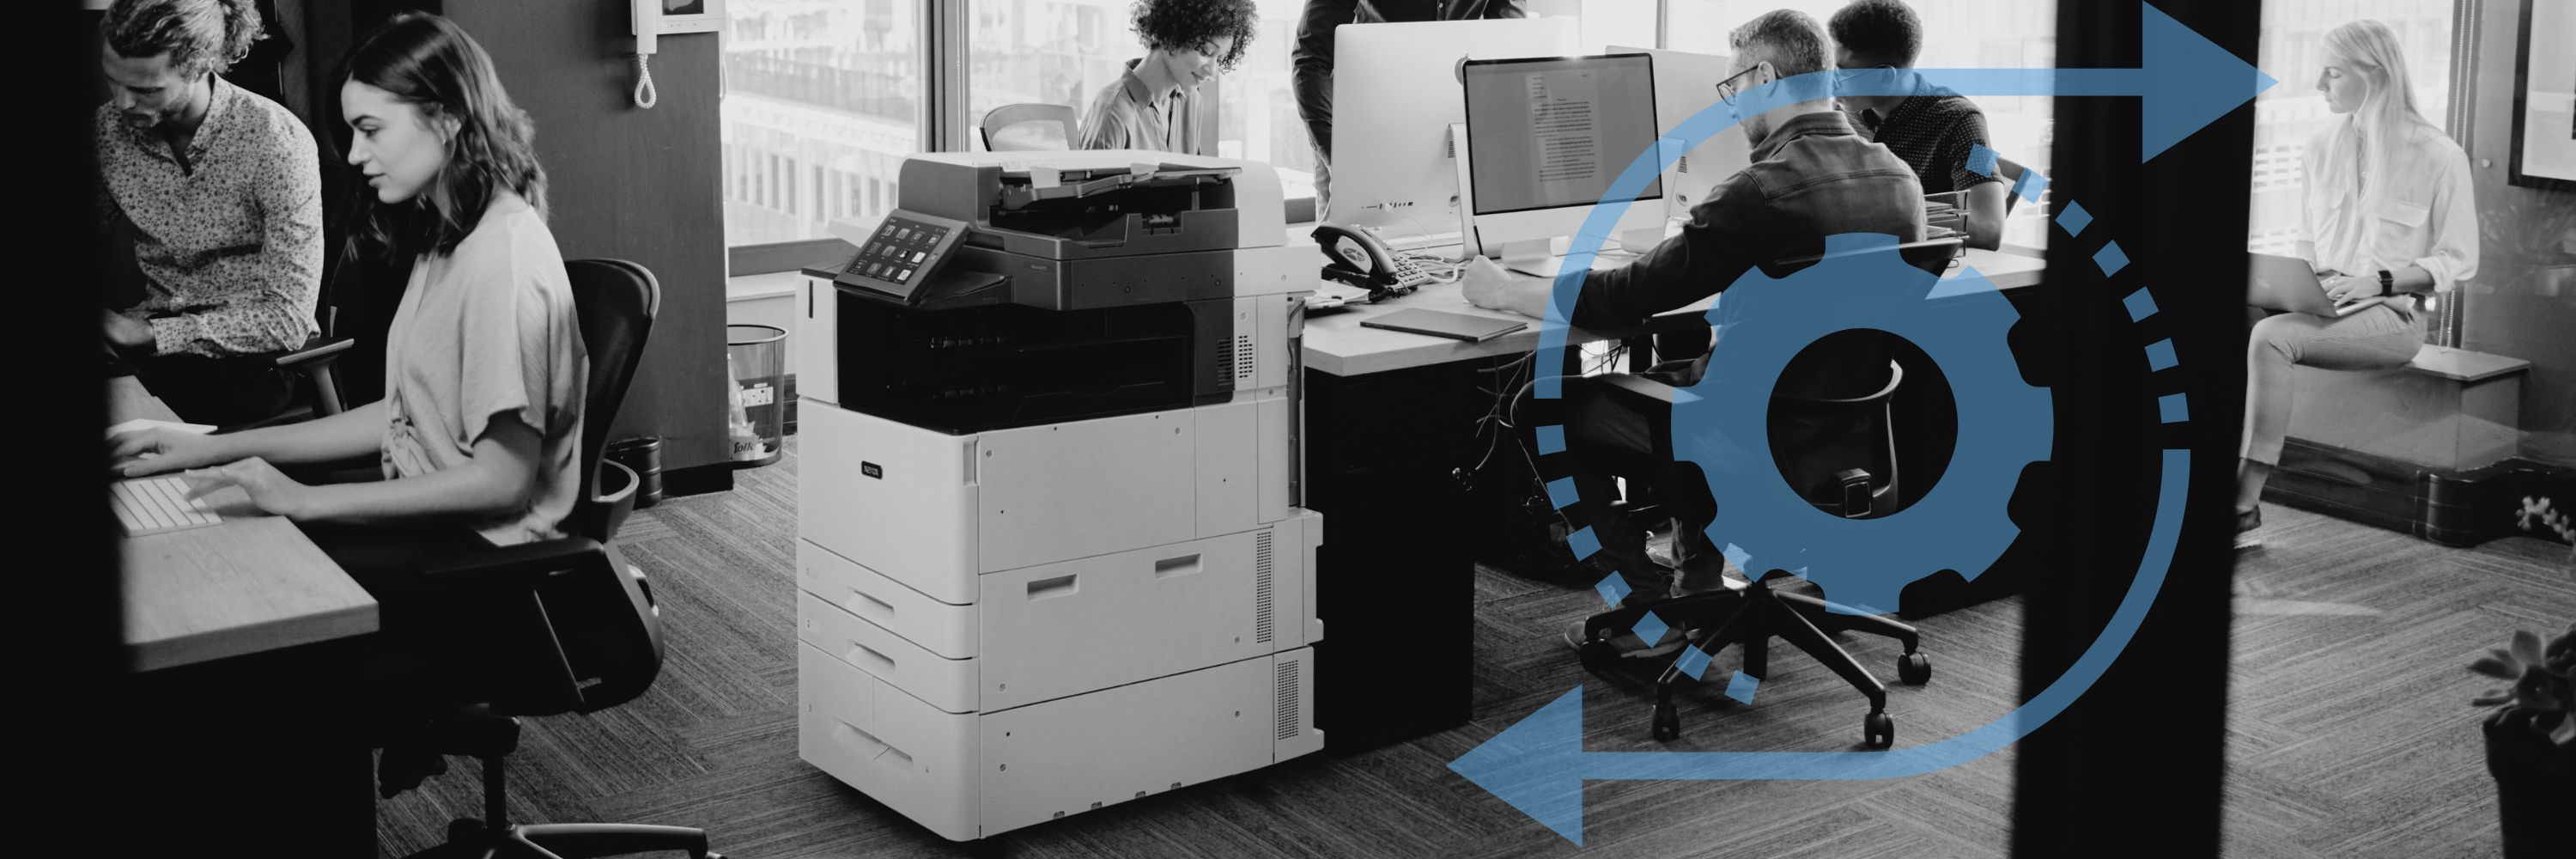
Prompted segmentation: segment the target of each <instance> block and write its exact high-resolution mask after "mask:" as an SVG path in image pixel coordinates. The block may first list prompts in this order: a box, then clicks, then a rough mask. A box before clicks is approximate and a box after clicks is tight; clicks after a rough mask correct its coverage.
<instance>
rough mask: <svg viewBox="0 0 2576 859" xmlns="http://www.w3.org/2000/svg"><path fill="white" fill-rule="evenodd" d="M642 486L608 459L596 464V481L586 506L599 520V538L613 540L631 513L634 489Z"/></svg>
mask: <svg viewBox="0 0 2576 859" xmlns="http://www.w3.org/2000/svg"><path fill="white" fill-rule="evenodd" d="M642 482H643V481H642V480H640V479H639V478H637V477H636V476H635V472H634V470H633V469H629V468H627V467H626V466H625V464H623V463H619V462H616V461H614V460H609V459H602V460H600V461H599V481H598V483H597V485H596V486H595V487H594V489H595V491H594V493H593V494H592V495H591V497H590V504H591V505H592V506H594V507H596V508H597V509H598V510H599V515H600V516H601V517H602V519H603V521H602V523H601V526H600V529H599V535H600V536H601V537H602V538H605V539H615V538H616V537H617V529H619V528H623V527H625V526H626V517H627V515H628V514H631V513H634V512H635V489H636V487H637V486H639V485H641V484H642Z"/></svg>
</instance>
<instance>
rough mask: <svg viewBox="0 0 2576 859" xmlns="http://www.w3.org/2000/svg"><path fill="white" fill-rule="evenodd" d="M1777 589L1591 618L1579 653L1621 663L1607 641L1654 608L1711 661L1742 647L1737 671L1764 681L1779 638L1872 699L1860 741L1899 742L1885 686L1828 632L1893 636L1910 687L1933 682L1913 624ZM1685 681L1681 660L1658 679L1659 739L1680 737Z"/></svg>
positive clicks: (1597, 663) (1600, 664) (1900, 673)
mask: <svg viewBox="0 0 2576 859" xmlns="http://www.w3.org/2000/svg"><path fill="white" fill-rule="evenodd" d="M1777 584H1779V582H1775V581H1770V580H1766V581H1763V582H1759V583H1756V584H1755V585H1753V586H1752V587H1750V588H1747V589H1745V590H1742V591H1723V592H1712V593H1707V594H1696V595H1692V596H1687V597H1680V598H1676V599H1671V600H1664V601H1660V602H1657V603H1650V604H1648V605H1644V606H1636V607H1623V608H1620V609H1614V610H1611V611H1606V612H1602V613H1600V614H1596V615H1593V616H1592V617H1590V618H1587V619H1586V620H1585V621H1584V625H1583V628H1584V630H1585V633H1584V640H1583V641H1581V642H1580V643H1579V644H1578V645H1577V651H1578V652H1579V653H1580V654H1581V656H1582V658H1583V664H1584V667H1585V668H1587V669H1590V670H1594V671H1601V670H1605V669H1607V668H1608V667H1609V666H1611V665H1614V664H1616V663H1618V662H1619V661H1620V660H1619V658H1618V654H1617V653H1616V649H1615V648H1614V647H1613V646H1612V645H1611V644H1610V639H1611V638H1612V637H1614V636H1616V635H1618V634H1620V631H1622V630H1625V629H1627V628H1629V627H1630V626H1632V625H1634V624H1635V623H1636V622H1637V621H1638V620H1639V619H1640V618H1641V617H1642V616H1643V615H1644V614H1645V612H1647V611H1655V612H1657V614H1658V615H1659V616H1662V617H1664V618H1666V622H1667V623H1670V624H1673V625H1674V626H1676V627H1680V628H1681V629H1683V630H1686V632H1684V633H1683V634H1684V636H1685V638H1686V639H1687V641H1688V646H1691V647H1698V648H1701V649H1703V650H1705V651H1706V652H1707V653H1708V654H1709V655H1711V656H1715V655H1716V654H1717V653H1718V652H1719V651H1721V650H1724V649H1725V648H1726V647H1727V646H1728V645H1739V646H1741V647H1742V648H1743V649H1744V660H1743V666H1742V668H1740V669H1739V670H1740V671H1741V672H1742V673H1744V674H1747V675H1750V676H1752V677H1755V678H1761V677H1766V676H1768V675H1769V674H1770V640H1771V639H1772V638H1779V639H1781V640H1782V641H1783V642H1786V643H1788V644H1789V645H1791V646H1794V647H1796V648H1798V649H1799V650H1800V651H1803V652H1805V653H1806V654H1807V655H1808V656H1810V657H1813V658H1814V659H1816V661H1818V662H1821V663H1823V664H1824V665H1825V667H1827V668H1830V669H1833V671H1834V673H1835V674H1838V675H1840V676H1841V677H1842V678H1843V680H1844V681H1846V682H1848V683H1850V684H1851V685H1852V688H1854V689H1856V690H1858V691H1859V692H1860V693H1861V694H1863V695H1865V696H1868V698H1869V705H1870V711H1869V715H1868V717H1867V718H1866V719H1864V720H1863V722H1862V724H1861V739H1862V742H1863V743H1865V744H1866V745H1868V747H1870V748H1874V749H1884V748H1888V747H1889V746H1890V745H1892V744H1894V742H1895V737H1896V720H1895V719H1894V718H1893V717H1890V716H1889V715H1887V687H1886V685H1885V684H1882V683H1880V682H1879V680H1878V678H1876V677H1874V676H1871V675H1870V673H1869V670H1868V669H1866V668H1862V667H1861V665H1860V662H1859V660H1857V659H1855V658H1854V657H1853V656H1852V655H1851V652H1850V651H1847V650H1844V649H1843V648H1842V645H1841V644H1839V643H1837V642H1835V641H1834V640H1833V638H1831V637H1830V636H1829V635H1827V632H1826V630H1827V629H1831V630H1833V631H1836V632H1845V631H1848V632H1863V633H1868V634H1871V635H1878V636H1885V637H1888V638H1893V639H1896V640H1897V641H1898V642H1899V643H1900V644H1901V645H1903V647H1904V648H1905V651H1904V652H1903V653H1902V654H1900V655H1899V656H1897V659H1896V673H1897V678H1898V679H1899V680H1901V681H1902V682H1904V683H1905V684H1906V685H1909V686H1920V685H1923V684H1925V683H1929V682H1931V680H1932V658H1931V657H1930V656H1929V655H1926V654H1924V653H1922V652H1921V651H1920V649H1919V648H1920V647H1921V645H1922V637H1921V635H1920V633H1918V632H1917V631H1916V630H1915V628H1914V627H1913V626H1911V625H1908V624H1905V623H1901V622H1898V621H1895V620H1892V619H1889V618H1885V617H1878V616H1875V615H1855V614H1843V613H1840V612H1835V611H1832V610H1831V608H1832V604H1831V603H1828V602H1826V601H1825V600H1824V599H1823V598H1822V597H1819V596H1815V595H1810V594H1803V593H1792V592H1784V591H1779V590H1774V587H1775V585H1777ZM1711 621H1714V623H1711ZM1685 676H1687V675H1685V674H1684V673H1683V671H1682V669H1681V665H1680V663H1679V662H1678V661H1676V662H1674V663H1673V664H1671V665H1670V666H1668V667H1666V668H1665V669H1664V670H1663V672H1662V674H1661V676H1660V677H1658V678H1657V679H1656V682H1655V708H1654V714H1653V718H1652V721H1651V729H1652V732H1653V735H1654V737H1655V739H1658V740H1666V741H1670V740H1675V739H1679V738H1680V737H1681V713H1680V710H1679V709H1678V708H1676V707H1675V706H1674V704H1673V690H1674V689H1675V688H1676V687H1677V686H1678V685H1679V684H1680V682H1681V680H1682V678H1683V677H1685Z"/></svg>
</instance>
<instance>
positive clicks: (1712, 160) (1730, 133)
mask: <svg viewBox="0 0 2576 859" xmlns="http://www.w3.org/2000/svg"><path fill="white" fill-rule="evenodd" d="M1608 52H1609V53H1613V54H1645V55H1646V56H1648V57H1652V58H1654V61H1655V130H1656V132H1658V133H1660V134H1663V135H1664V136H1666V137H1671V136H1673V130H1674V129H1677V128H1680V127H1681V124H1682V123H1684V122H1687V121H1689V120H1690V118H1691V117H1693V116H1697V115H1699V112H1700V111H1702V110H1706V109H1708V108H1709V107H1710V106H1712V105H1716V104H1717V82H1719V81H1722V80H1725V79H1726V75H1727V71H1728V69H1727V57H1726V55H1724V54H1699V53H1692V52H1690V51H1666V50H1658V49H1655V48H1625V47H1620V46H1617V45H1613V46H1611V47H1610V48H1609V50H1608ZM1719 109H1720V110H1724V108H1719ZM1752 162H1753V156H1752V146H1751V145H1750V144H1748V143H1746V142H1745V137H1744V127H1743V126H1741V125H1737V126H1732V127H1729V128H1728V129H1726V130H1725V131H1721V132H1718V133H1717V134H1715V135H1711V136H1710V137H1709V138H1708V139H1705V140H1702V141H1700V142H1699V145H1698V146H1693V147H1691V148H1690V151H1688V152H1684V153H1682V155H1681V157H1680V158H1678V159H1675V160H1674V162H1673V166H1672V167H1671V168H1670V169H1667V170H1665V171H1664V214H1665V215H1666V216H1669V217H1675V218H1687V217H1690V210H1691V207H1692V206H1697V205H1699V204H1701V203H1704V202H1707V201H1708V193H1709V191H1710V190H1712V189H1714V188H1716V187H1717V184H1718V183H1720V182H1724V181H1726V180H1727V178H1728V177H1731V176H1734V175H1735V174H1737V173H1739V172H1743V170H1744V168H1745V166H1746V165H1749V164H1751V163H1752Z"/></svg>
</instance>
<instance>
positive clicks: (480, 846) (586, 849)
mask: <svg viewBox="0 0 2576 859" xmlns="http://www.w3.org/2000/svg"><path fill="white" fill-rule="evenodd" d="M673 850H676V851H680V852H683V853H686V854H688V856H689V857H690V859H724V855H723V854H720V853H716V852H714V851H711V850H708V849H707V833H706V831H705V830H699V829H690V828H687V827H681V826H647V825H643V824H632V823H539V824H528V825H520V826H510V827H507V828H504V829H501V830H499V831H497V832H496V831H492V830H489V829H486V828H484V826H483V822H482V821H479V820H474V819H471V818H468V819H464V820H458V821H453V822H451V823H449V824H447V843H445V844H441V845H439V846H437V847H433V848H430V849H428V850H424V851H421V852H419V853H415V854H412V855H411V857H409V859H433V857H436V859H447V857H481V859H505V857H506V858H507V859H585V857H599V856H620V855H625V854H628V853H648V852H655V851H673Z"/></svg>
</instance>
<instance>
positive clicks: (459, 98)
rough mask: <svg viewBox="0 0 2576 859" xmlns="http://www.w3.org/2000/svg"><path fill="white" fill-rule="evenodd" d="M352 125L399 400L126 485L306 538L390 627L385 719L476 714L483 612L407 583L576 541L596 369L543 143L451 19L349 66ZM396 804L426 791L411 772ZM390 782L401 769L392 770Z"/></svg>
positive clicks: (163, 450) (181, 456)
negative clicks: (571, 530)
mask: <svg viewBox="0 0 2576 859" xmlns="http://www.w3.org/2000/svg"><path fill="white" fill-rule="evenodd" d="M347 69H348V72H347V75H346V76H345V77H344V78H343V80H342V84H341V87H340V92H339V97H340V107H341V111H342V115H343V117H344V118H345V119H346V121H347V123H348V125H349V128H350V141H349V152H348V162H349V164H350V166H352V167H354V168H356V170H357V172H358V173H359V174H360V175H361V176H362V177H363V178H364V180H365V185H366V188H367V194H368V196H367V197H366V198H365V199H363V200H362V201H361V203H362V205H361V207H360V210H359V211H360V215H359V221H358V223H357V224H356V225H355V226H354V227H353V231H354V232H358V233H361V234H364V235H366V236H368V237H369V238H370V239H371V240H373V241H374V242H375V243H377V244H379V245H380V246H382V247H385V248H387V249H389V250H390V252H391V253H393V254H396V255H398V256H400V257H408V258H410V259H411V260H412V266H411V279H410V282H409V283H408V284H407V285H406V286H405V287H404V291H403V294H402V299H401V301H400V303H399V305H398V306H397V308H396V310H395V312H394V318H393V324H392V327H391V328H390V329H389V330H388V331H387V332H386V334H385V343H384V346H385V367H386V371H385V396H384V398H383V399H381V400H377V401H375V402H372V403H368V404H366V405H363V406H359V407H357V408H353V409H350V410H348V411H345V412H342V413H340V414H337V415H332V416H329V417H325V418H322V419H320V420H315V421H310V422H307V423H300V424H292V425H286V426H278V427H268V428H262V429H255V430H250V431H246V432H239V433H230V434H225V435H211V436H207V435H193V434H189V433H185V432H173V431H169V430H160V429H153V430H144V431H141V432H134V433H127V434H124V435H121V436H118V437H117V438H115V439H113V440H112V441H111V447H112V452H113V454H114V455H115V456H116V457H117V458H118V459H119V460H120V461H121V464H120V466H119V467H120V468H122V469H123V470H124V471H125V472H126V473H127V474H133V475H141V474H151V473H156V472H168V471H176V470H180V469H189V471H187V476H188V477H190V478H192V479H194V480H196V481H199V485H198V488H197V492H198V493H201V494H202V493H203V492H206V491H211V490H212V489H214V488H217V487H222V486H238V487H240V488H241V489H242V490H243V491H244V492H245V493H247V495H248V496H249V499H250V503H252V504H255V505H257V506H258V507H259V508H260V509H261V510H263V511H266V512H269V513H274V514H278V515H282V516H285V517H287V518H289V519H292V520H294V521H295V522H296V524H297V526H298V527H299V528H302V529H303V530H304V532H305V534H306V535H307V536H310V537H311V538H312V539H313V542H314V544H315V545H317V546H319V547H321V549H322V550H323V552H325V553H326V554H329V555H330V556H331V558H332V560H333V561H335V562H337V563H338V564H339V565H340V567H341V568H342V569H343V570H346V571H347V572H348V573H349V575H350V577H351V578H353V579H355V580H357V582H358V584H359V585H360V586H362V587H364V588H366V589H367V591H368V593H369V594H371V595H373V596H374V597H375V598H376V601H377V603H378V604H379V606H380V618H379V619H380V622H381V628H382V635H381V639H382V640H381V642H380V644H381V646H380V648H379V649H378V651H377V652H378V654H379V658H378V659H376V660H375V661H374V663H373V664H372V666H371V668H372V671H373V672H375V673H377V674H379V675H380V676H378V677H377V678H376V680H377V681H378V682H375V683H373V684H371V687H372V691H373V692H374V694H376V695H377V696H379V698H378V700H377V702H376V703H377V706H379V707H381V708H383V710H382V712H387V713H388V714H390V715H397V716H399V715H400V714H403V713H408V712H414V711H417V710H418V709H419V708H421V707H423V706H426V705H433V704H448V703H462V702H467V701H473V700H480V699H479V698H477V697H475V696H476V695H477V694H478V693H479V692H482V691H487V690H478V689H476V688H475V683H476V682H477V679H476V678H475V676H474V675H473V671H472V664H473V660H474V659H475V658H476V657H475V656H474V654H476V653H479V652H480V651H479V650H478V648H477V644H476V642H477V641H479V638H478V636H477V634H476V633H477V630H476V625H477V624H478V623H479V622H480V617H481V616H482V614H483V611H482V606H480V605H478V604H477V603H476V602H475V600H474V598H473V597H472V596H471V595H470V594H465V593H461V592H454V589H449V588H445V587H443V586H441V585H438V584H437V583H435V582H431V581H428V580H426V579H425V578H424V577H423V576H420V575H419V574H418V573H415V572H413V571H412V569H411V566H410V565H411V562H413V561H415V560H418V559H421V558H425V557H435V556H439V555H447V554H453V553H457V552H463V551H472V550H477V549H488V548H491V547H493V546H496V545H502V546H506V545H513V544H518V543H524V542H528V541H532V540H541V539H547V538H552V537H557V536H561V535H562V525H563V520H564V517H565V516H566V515H567V514H569V513H570V512H571V511H572V508H573V501H574V496H575V495H577V494H578V493H579V492H580V488H581V479H580V474H579V472H578V470H577V469H578V467H579V463H578V460H579V455H580V446H581V445H580V440H581V422H582V413H581V409H582V395H583V391H582V389H583V387H584V383H585V380H586V379H587V377H588V369H587V367H586V366H585V363H586V357H585V353H584V351H583V348H582V341H581V329H580V327H579V325H578V322H577V320H576V318H575V317H574V315H573V303H572V288H571V283H570V282H569V279H568V278H567V277H566V275H565V273H564V263H563V256H562V254H561V252H560V251H558V250H557V249H556V247H555V240H554V236H553V234H552V233H550V232H548V231H547V228H546V219H545V211H546V174H545V170H544V169H543V168H542V167H540V166H538V164H537V160H536V157H535V147H534V145H533V142H532V141H533V135H534V130H533V128H532V126H531V124H530V123H529V121H528V117H527V115H526V114H525V113H524V112H522V111H520V110H519V109H518V108H517V107H516V106H514V105H513V104H512V103H511V101H510V96H509V93H508V92H506V91H504V90H503V89H502V88H501V81H500V78H499V77H498V75H497V74H496V73H495V72H494V70H493V67H492V60H491V58H490V57H489V56H487V55H486V54H485V53H484V52H483V49H482V48H481V47H480V46H478V45H476V44H475V43H474V40H473V39H472V38H471V37H469V36H467V35H466V34H465V31H464V30H461V29H458V28H457V26H456V25H455V24H453V23H450V22H449V21H448V20H447V19H444V18H440V17H438V16H435V15H428V14H417V13H408V14H404V15H400V16H397V17H395V18H394V19H393V20H391V21H390V22H388V23H386V24H385V25H384V26H383V27H382V28H380V29H378V30H376V31H375V33H373V34H372V35H370V36H368V37H367V38H366V39H365V40H364V41H363V42H361V43H359V45H358V46H357V47H356V48H355V49H354V50H352V51H351V52H350V55H349V58H348V63H347ZM353 459H364V460H373V461H374V462H375V463H376V464H377V468H376V471H377V472H378V473H379V474H380V476H381V478H382V479H379V480H372V481H361V482H348V483H326V484H319V485H308V484H306V483H303V482H299V481H297V480H295V479H294V478H292V477H290V476H288V475H287V474H286V473H285V472H281V471H280V470H278V468H277V465H278V464H285V465H290V466H295V465H323V466H328V465H337V464H345V463H347V462H349V461H351V460H353ZM414 757H415V758H416V760H414V761H413V762H412V764H411V765H410V766H411V769H410V771H408V772H406V773H403V774H400V775H391V774H389V775H388V777H387V780H386V790H387V792H388V793H389V794H390V792H391V791H392V790H395V789H398V788H399V787H407V786H409V785H410V784H413V783H417V781H418V778H419V776H420V774H421V772H422V771H424V768H430V769H434V768H435V762H436V757H435V755H431V754H428V753H426V752H423V753H420V754H418V755H415V756H414ZM388 760H392V754H391V752H388Z"/></svg>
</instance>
